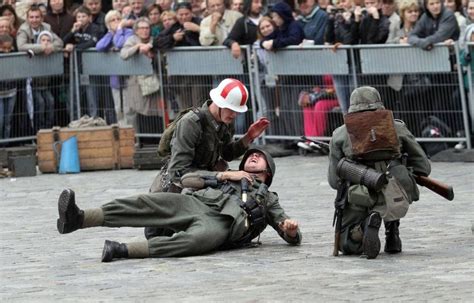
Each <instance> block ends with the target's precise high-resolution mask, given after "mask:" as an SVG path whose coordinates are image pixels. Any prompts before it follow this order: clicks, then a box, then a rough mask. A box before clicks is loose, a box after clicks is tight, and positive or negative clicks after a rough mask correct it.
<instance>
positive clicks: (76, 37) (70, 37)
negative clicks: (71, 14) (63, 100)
mask: <svg viewBox="0 0 474 303" xmlns="http://www.w3.org/2000/svg"><path fill="white" fill-rule="evenodd" d="M99 36H100V28H99V27H98V26H97V25H95V24H93V23H92V13H91V11H90V10H89V9H88V8H86V7H85V6H80V7H79V8H77V10H76V22H75V23H74V25H73V26H72V30H71V32H70V33H68V34H67V35H66V36H65V37H64V39H63V40H64V44H65V45H66V46H65V47H64V50H65V51H66V52H72V51H73V50H74V49H78V50H84V49H87V48H89V47H94V46H95V45H96V43H97V40H98V37H99ZM86 95H87V112H88V114H89V116H91V117H97V113H98V108H97V97H96V96H97V93H96V90H95V88H94V86H93V83H90V85H87V86H86Z"/></svg>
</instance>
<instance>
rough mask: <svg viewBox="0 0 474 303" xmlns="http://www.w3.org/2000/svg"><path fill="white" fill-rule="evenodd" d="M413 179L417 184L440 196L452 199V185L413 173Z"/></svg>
mask: <svg viewBox="0 0 474 303" xmlns="http://www.w3.org/2000/svg"><path fill="white" fill-rule="evenodd" d="M415 180H416V183H417V184H418V185H421V186H424V187H426V188H428V189H430V190H432V191H433V192H435V193H437V194H438V195H440V196H441V197H443V198H445V199H447V200H449V201H452V200H453V199H454V191H453V187H452V186H449V185H447V184H444V183H442V182H439V181H437V180H435V179H431V178H429V177H424V176H418V175H415Z"/></svg>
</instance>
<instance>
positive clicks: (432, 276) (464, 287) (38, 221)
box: [0, 156, 474, 302]
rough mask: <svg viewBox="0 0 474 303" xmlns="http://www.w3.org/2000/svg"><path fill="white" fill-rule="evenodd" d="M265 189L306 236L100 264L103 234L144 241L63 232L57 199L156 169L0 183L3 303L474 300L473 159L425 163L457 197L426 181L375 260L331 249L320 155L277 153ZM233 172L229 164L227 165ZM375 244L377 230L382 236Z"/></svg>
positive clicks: (89, 196) (93, 200)
mask: <svg viewBox="0 0 474 303" xmlns="http://www.w3.org/2000/svg"><path fill="white" fill-rule="evenodd" d="M276 163H277V175H276V177H275V180H274V184H273V185H272V189H273V190H274V191H277V192H278V193H279V195H280V197H281V204H282V206H283V207H284V208H285V209H286V211H287V213H288V214H289V215H290V216H292V217H293V218H295V219H297V220H298V221H299V222H300V224H301V230H302V232H303V243H302V245H301V246H299V247H291V246H288V245H287V244H286V243H285V242H284V241H283V240H281V239H280V238H279V237H278V235H277V234H276V233H275V232H274V231H273V230H272V229H271V228H268V229H267V230H266V231H265V232H264V233H263V234H262V236H261V241H262V242H263V245H261V246H260V247H258V248H249V249H240V250H233V251H225V252H216V253H212V254H208V255H204V256H198V257H188V258H169V259H146V260H137V259H135V260H123V261H117V262H112V263H101V262H100V257H101V252H102V247H103V243H104V240H106V239H112V240H117V241H121V242H128V241H133V240H140V239H142V237H143V236H142V235H143V233H142V232H143V231H142V229H134V228H121V229H108V228H101V227H100V228H94V229H87V230H80V231H77V232H75V233H72V234H68V235H60V234H58V232H57V230H56V219H57V198H58V195H59V193H60V191H61V190H62V189H63V188H65V187H70V188H73V189H74V190H75V191H76V198H77V201H78V204H79V205H80V206H81V207H82V208H90V207H98V206H100V205H101V204H103V203H105V202H108V201H109V200H111V199H112V198H114V197H119V196H128V195H133V194H137V193H144V192H146V191H147V189H148V186H149V184H150V183H151V181H152V179H153V177H154V175H155V174H156V173H157V171H136V170H122V171H100V172H87V173H80V174H76V175H56V174H47V175H39V176H36V177H28V178H18V179H0V201H1V202H0V203H1V208H0V212H1V218H2V220H1V229H0V250H1V254H0V272H1V276H0V301H1V302H11V301H15V302H53V301H60V302H78V301H81V302H97V301H100V302H119V301H123V302H130V301H131V302H157V301H161V302H163V301H165V302H171V301H173V302H174V301H188V302H189V301H193V302H194V301H199V302H204V301H206V302H207V301H213V302H215V301H232V302H233V301H238V302H275V301H281V302H284V301H296V302H308V301H317V302H325V301H341V300H344V301H365V300H371V301H379V302H384V301H430V302H431V301H452V302H462V301H465V302H467V301H470V302H472V300H473V298H474V293H473V292H474V291H473V289H474V261H473V260H474V258H473V257H474V254H473V247H474V241H473V240H474V235H473V232H474V231H473V229H474V216H473V215H474V204H473V201H472V200H473V192H474V191H473V180H474V176H473V175H474V173H473V168H474V165H473V164H467V163H433V173H432V177H434V178H437V179H439V180H441V181H444V182H447V183H450V184H452V185H453V186H454V189H455V196H456V197H455V200H454V201H452V202H449V201H446V200H444V199H443V198H441V197H439V196H437V195H436V194H434V193H432V192H431V191H429V190H428V189H426V188H422V189H421V200H420V201H418V202H416V203H414V204H413V205H412V206H411V208H410V211H409V213H408V215H407V216H406V218H404V219H403V220H402V223H401V236H402V240H403V253H402V254H400V255H387V254H385V253H383V252H382V253H381V254H380V255H379V257H378V258H377V259H375V260H366V259H362V258H359V257H353V256H340V257H337V258H336V257H333V256H331V252H332V244H333V230H332V227H331V222H332V215H333V203H332V202H333V199H334V196H335V192H334V191H333V190H332V189H331V188H330V187H329V185H328V184H327V181H326V170H327V164H328V162H327V158H326V157H315V156H307V157H301V156H291V157H285V158H277V159H276ZM233 166H234V167H235V164H234V165H233ZM380 236H381V239H382V245H383V227H382V228H381V231H380Z"/></svg>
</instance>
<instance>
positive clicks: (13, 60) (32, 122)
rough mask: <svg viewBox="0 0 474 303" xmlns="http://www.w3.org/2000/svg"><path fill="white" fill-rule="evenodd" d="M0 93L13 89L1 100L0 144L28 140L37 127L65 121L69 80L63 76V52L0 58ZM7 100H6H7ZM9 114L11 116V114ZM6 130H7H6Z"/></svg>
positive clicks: (17, 53) (13, 54)
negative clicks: (7, 88) (8, 84)
mask: <svg viewBox="0 0 474 303" xmlns="http://www.w3.org/2000/svg"><path fill="white" fill-rule="evenodd" d="M0 66H1V70H0V82H1V83H2V84H0V90H5V89H6V87H7V86H5V83H6V82H9V83H10V85H13V86H8V87H9V88H11V87H15V88H16V93H14V94H10V95H9V97H4V96H5V95H3V94H4V93H5V92H6V90H5V91H2V95H3V96H2V97H0V99H1V100H2V103H3V104H0V106H2V107H3V108H2V109H3V110H2V113H0V114H1V115H2V117H0V118H1V119H0V124H1V125H0V144H3V143H8V142H15V141H30V140H34V139H35V138H36V132H37V131H38V129H40V128H50V127H52V126H54V125H60V124H62V123H65V122H63V121H67V114H66V113H67V111H66V107H67V106H66V102H67V99H68V96H67V92H68V89H69V87H68V86H69V81H68V80H67V79H65V76H64V57H63V53H53V54H51V55H48V56H43V55H41V56H31V55H29V54H27V53H26V52H14V53H8V54H2V55H0ZM7 99H8V100H7ZM10 114H11V115H10ZM7 129H9V130H7Z"/></svg>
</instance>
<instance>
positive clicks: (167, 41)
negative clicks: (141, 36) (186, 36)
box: [153, 27, 176, 49]
mask: <svg viewBox="0 0 474 303" xmlns="http://www.w3.org/2000/svg"><path fill="white" fill-rule="evenodd" d="M173 29H174V30H173ZM175 31H176V28H175V27H171V28H169V29H168V30H165V31H163V32H161V33H159V34H158V36H157V37H156V38H155V40H153V48H154V49H170V48H173V46H174V44H175V41H174V38H173V34H174V33H175Z"/></svg>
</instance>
